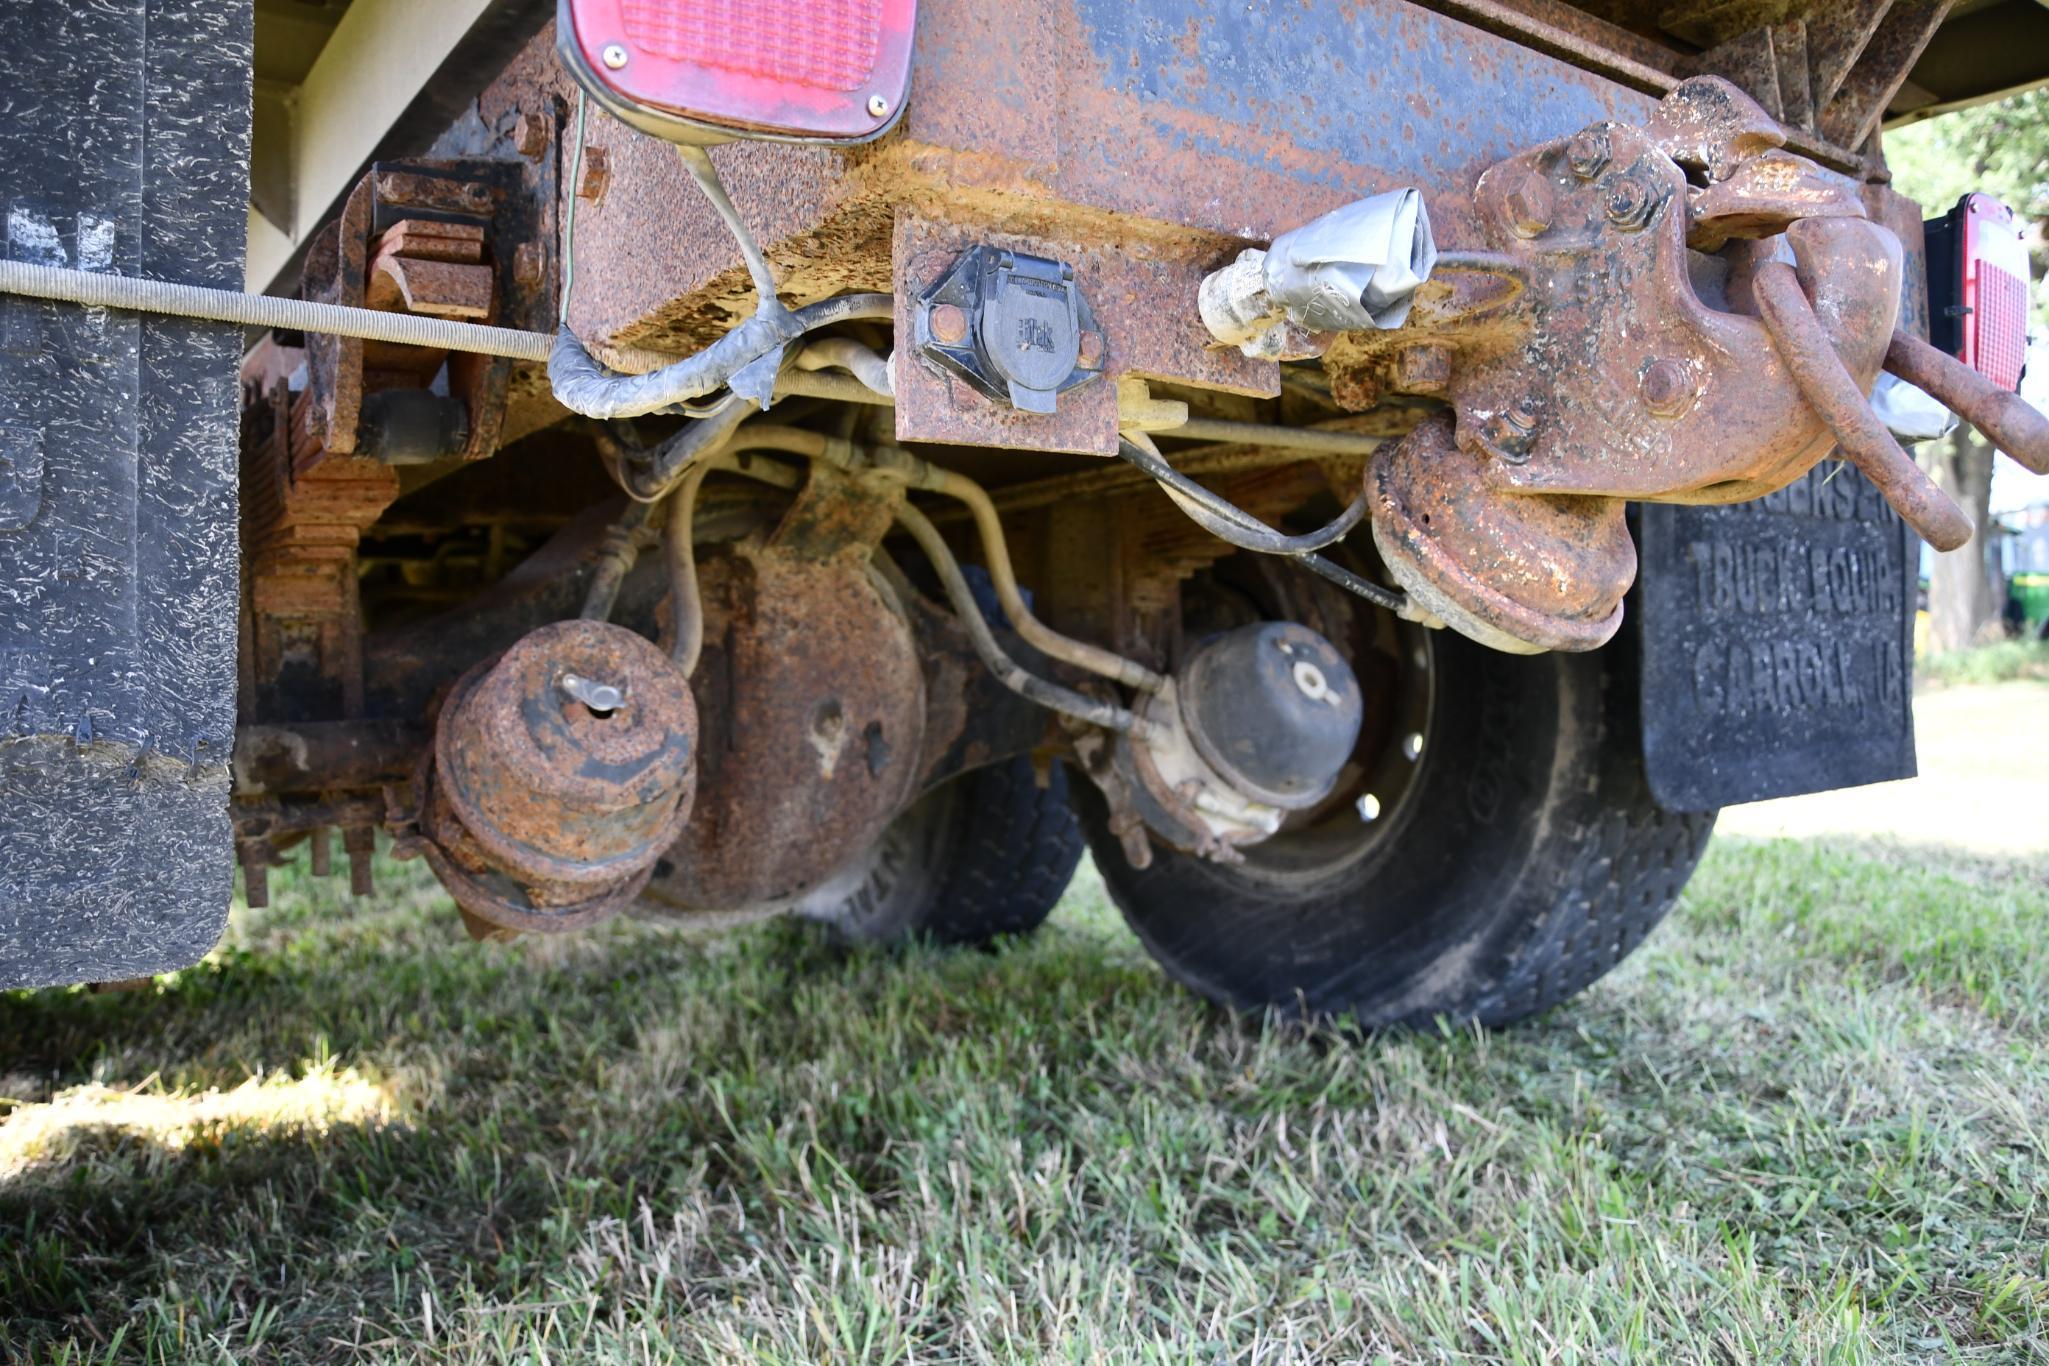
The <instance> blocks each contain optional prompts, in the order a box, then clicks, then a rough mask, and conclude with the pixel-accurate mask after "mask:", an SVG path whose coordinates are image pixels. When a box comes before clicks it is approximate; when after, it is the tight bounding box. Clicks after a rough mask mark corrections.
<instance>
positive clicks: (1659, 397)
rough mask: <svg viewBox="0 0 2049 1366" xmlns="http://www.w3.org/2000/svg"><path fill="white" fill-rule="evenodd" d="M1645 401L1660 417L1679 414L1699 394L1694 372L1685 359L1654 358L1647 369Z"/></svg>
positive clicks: (1643, 383)
mask: <svg viewBox="0 0 2049 1366" xmlns="http://www.w3.org/2000/svg"><path fill="white" fill-rule="evenodd" d="M1642 389H1643V403H1644V407H1646V408H1648V409H1650V410H1651V412H1653V413H1654V414H1656V415H1657V416H1659V417H1677V416H1679V415H1680V414H1681V413H1683V412H1685V411H1686V410H1687V409H1688V408H1689V407H1691V406H1692V405H1693V400H1694V399H1695V398H1696V397H1698V396H1699V393H1700V389H1699V386H1698V385H1696V384H1695V383H1694V379H1693V371H1692V369H1691V367H1689V366H1688V365H1687V364H1686V362H1685V361H1682V360H1675V359H1673V358H1672V357H1670V356H1666V357H1663V358H1661V359H1659V360H1654V361H1652V362H1651V363H1650V365H1648V366H1647V367H1645V369H1644V372H1643V382H1642Z"/></svg>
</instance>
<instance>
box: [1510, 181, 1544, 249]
mask: <svg viewBox="0 0 2049 1366" xmlns="http://www.w3.org/2000/svg"><path fill="white" fill-rule="evenodd" d="M1506 208H1507V209H1508V226H1509V229H1510V231H1512V232H1514V233H1515V235H1516V236H1517V237H1523V238H1529V237H1537V236H1541V235H1542V234H1543V233H1544V232H1545V230H1546V229H1548V228H1549V227H1550V226H1551V214H1552V203H1551V182H1550V181H1548V180H1546V179H1545V178H1544V176H1543V174H1542V173H1541V172H1538V171H1530V172H1528V173H1526V174H1525V175H1524V176H1523V178H1522V179H1521V180H1520V181H1519V182H1517V184H1516V187H1515V188H1514V189H1512V190H1510V191H1509V192H1508V198H1507V201H1506Z"/></svg>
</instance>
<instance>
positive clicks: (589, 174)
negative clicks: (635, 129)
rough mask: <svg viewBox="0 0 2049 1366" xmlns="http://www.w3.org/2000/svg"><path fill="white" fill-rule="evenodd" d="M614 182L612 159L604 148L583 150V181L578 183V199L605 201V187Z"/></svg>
mask: <svg viewBox="0 0 2049 1366" xmlns="http://www.w3.org/2000/svg"><path fill="white" fill-rule="evenodd" d="M611 182H612V157H611V154H610V153H608V152H607V151H606V150H605V149H604V148H602V147H586V148H584V149H583V179H581V180H580V181H578V182H577V185H576V197H577V198H578V199H592V200H596V199H603V198H604V197H605V187H606V186H607V185H609V184H611Z"/></svg>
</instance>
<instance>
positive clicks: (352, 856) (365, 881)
mask: <svg viewBox="0 0 2049 1366" xmlns="http://www.w3.org/2000/svg"><path fill="white" fill-rule="evenodd" d="M342 848H343V849H345V850H347V851H348V855H349V895H350V896H373V895H375V894H376V891H377V889H376V886H375V885H374V884H373V882H372V881H371V877H370V857H371V855H373V854H375V853H376V852H377V831H376V829H375V828H374V827H372V826H368V825H352V826H350V827H349V828H348V829H346V830H344V831H342Z"/></svg>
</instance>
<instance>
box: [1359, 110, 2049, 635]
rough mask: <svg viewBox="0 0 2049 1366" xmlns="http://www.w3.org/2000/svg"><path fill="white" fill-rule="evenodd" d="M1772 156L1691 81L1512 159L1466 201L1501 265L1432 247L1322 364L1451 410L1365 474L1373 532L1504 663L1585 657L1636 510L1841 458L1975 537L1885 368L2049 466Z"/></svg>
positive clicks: (1801, 163)
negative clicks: (1377, 320) (1433, 271)
mask: <svg viewBox="0 0 2049 1366" xmlns="http://www.w3.org/2000/svg"><path fill="white" fill-rule="evenodd" d="M1783 141H1784V138H1783V134H1782V132H1781V130H1780V129H1779V127H1778V125H1777V124H1776V123H1775V122H1774V121H1773V120H1772V119H1771V118H1770V117H1769V116H1767V115H1766V114H1765V113H1764V111H1763V110H1762V109H1760V108H1759V107H1758V106H1757V105H1756V104H1755V103H1753V102H1752V101H1751V100H1750V99H1749V98H1748V97H1747V96H1745V95H1743V94H1742V93H1741V92H1739V91H1737V90H1736V89H1735V88H1734V87H1733V86H1731V85H1729V84H1728V83H1727V82H1724V81H1721V80H1719V79H1716V78H1712V77H1702V78H1697V79H1694V80H1690V81H1687V82H1685V83H1684V84H1682V85H1681V86H1680V87H1679V88H1678V89H1676V90H1675V91H1673V92H1672V94H1671V95H1669V96H1668V97H1667V98H1666V99H1665V100H1664V102H1663V103H1662V104H1661V106H1660V108H1659V110H1658V112H1657V114H1656V115H1655V116H1654V117H1653V118H1652V119H1651V120H1650V121H1649V122H1648V124H1647V125H1646V126H1644V127H1641V128H1639V127H1634V126H1630V125H1627V124H1620V123H1602V124H1596V125H1594V126H1592V127H1589V128H1587V129H1584V130H1582V131H1581V132H1579V133H1577V134H1575V135H1573V136H1572V137H1570V138H1565V139H1560V140H1558V141H1554V142H1550V143H1546V144H1544V145H1543V146H1540V147H1537V148H1534V149H1532V150H1530V151H1528V152H1525V153H1522V154H1521V155H1519V156H1516V157H1513V158H1510V159H1509V160H1507V161H1504V162H1501V163H1499V164H1498V165H1496V166H1494V167H1492V168H1490V169H1489V170H1488V171H1487V172H1486V173H1485V174H1484V175H1482V176H1481V178H1480V180H1479V183H1478V185H1477V187H1476V189H1475V191H1474V199H1475V203H1476V205H1477V207H1478V209H1479V213H1480V218H1481V220H1482V221H1483V223H1484V224H1485V225H1486V231H1487V234H1488V237H1489V245H1490V247H1491V248H1492V253H1491V256H1490V254H1489V253H1464V254H1461V255H1458V256H1456V257H1453V256H1452V254H1450V253H1447V262H1446V263H1447V264H1448V265H1451V266H1452V267H1453V269H1451V270H1449V271H1443V272H1440V276H1439V278H1438V279H1435V280H1433V281H1432V282H1431V284H1430V285H1429V286H1426V288H1425V289H1424V290H1423V291H1422V292H1421V293H1419V295H1418V298H1417V302H1416V307H1415V310H1414V312H1413V314H1412V316H1411V318H1410V319H1409V322H1408V323H1407V325H1405V326H1404V327H1403V328H1401V329H1399V330H1398V331H1394V332H1383V333H1350V334H1345V336H1344V338H1343V339H1341V341H1340V342H1339V343H1338V345H1337V346H1335V347H1334V348H1333V352H1332V354H1331V355H1330V357H1329V359H1328V362H1327V363H1328V364H1329V365H1330V366H1331V367H1332V368H1333V369H1334V370H1336V371H1337V372H1338V373H1339V376H1340V377H1341V378H1344V377H1345V375H1344V372H1345V370H1346V369H1347V368H1349V369H1350V371H1351V372H1352V374H1351V376H1350V379H1351V382H1352V383H1354V384H1357V385H1361V386H1362V387H1364V388H1365V389H1366V390H1367V391H1368V392H1371V391H1372V390H1374V389H1376V388H1378V387H1392V388H1396V389H1406V390H1407V391H1409V392H1427V393H1434V394H1437V395H1439V396H1441V397H1443V398H1444V399H1445V400H1446V401H1447V403H1448V405H1449V407H1450V412H1449V413H1448V414H1446V415H1444V416H1442V417H1438V418H1434V419H1432V420H1429V421H1426V422H1425V423H1423V424H1422V425H1420V426H1418V427H1417V428H1416V429H1415V430H1414V431H1413V432H1412V433H1410V434H1409V435H1408V436H1406V437H1404V438H1402V439H1401V440H1400V441H1398V442H1395V443H1392V444H1390V445H1389V446H1386V447H1383V448H1382V449H1381V451H1380V452H1378V453H1377V454H1376V455H1375V457H1374V459H1373V460H1372V462H1371V464H1370V465H1369V467H1368V471H1367V475H1366V483H1367V489H1368V492H1369V494H1370V495H1371V497H1372V499H1373V533H1374V541H1375V543H1376V545H1377V546H1378V548H1379V550H1380V553H1381V556H1382V558H1383V560H1385V562H1386V563H1387V566H1388V569H1389V571H1390V572H1391V573H1392V575H1393V576H1394V578H1395V580H1396V581H1397V582H1398V583H1400V584H1401V585H1402V586H1403V587H1404V588H1405V589H1407V590H1408V591H1409V593H1411V594H1412V595H1413V596H1414V597H1415V598H1416V600H1417V601H1418V603H1419V604H1421V606H1423V607H1424V608H1426V609H1427V610H1429V611H1430V612H1432V613H1434V614H1436V615H1437V616H1439V617H1441V618H1443V619H1444V620H1445V621H1446V622H1447V623H1448V624H1450V625H1452V626H1453V627H1455V628H1457V629H1458V630H1460V631H1462V632H1463V633H1465V634H1466V635H1469V636H1471V637H1473V638H1474V639H1476V640H1479V641H1481V642H1482V643H1485V644H1488V645H1491V646H1494V647H1496V648H1499V649H1503V650H1509V651H1515V652H1522V653H1528V652H1533V651H1538V650H1546V649H1559V650H1589V649H1593V648H1595V647H1596V646H1599V645H1601V644H1602V643H1604V642H1605V641H1607V640H1608V639H1609V638H1610V637H1611V636H1613V635H1614V633H1615V631H1616V629H1617V628H1618V627H1619V626H1620V624H1621V621H1622V610H1623V609H1622V601H1623V596H1624V594H1625V593H1626V592H1627V590H1628V589H1629V586H1630V584H1631V583H1632V581H1633V580H1634V578H1635V574H1636V552H1635V548H1634V546H1633V544H1632V542H1631V540H1630V536H1629V531H1628V528H1627V526H1626V525H1625V522H1624V516H1623V513H1624V502H1625V500H1628V499H1636V500H1642V501H1651V502H1675V503H1729V502H1737V501H1741V500H1744V499H1749V498H1755V497H1759V496H1762V495H1764V494H1766V493H1770V492H1772V491H1773V490H1775V489H1778V488H1782V487H1784V486H1785V485H1786V484H1788V483H1790V482H1791V481H1792V480H1794V479H1796V478H1798V477H1800V476H1801V475H1803V474H1805V473H1806V472H1807V471H1808V470H1809V469H1810V468H1812V467H1813V466H1814V465H1815V464H1816V463H1817V462H1818V461H1820V460H1822V459H1824V458H1826V457H1827V456H1829V455H1830V454H1831V452H1838V453H1839V454H1840V456H1841V457H1842V458H1843V459H1846V460H1848V461H1850V462H1851V463H1853V464H1855V465H1856V466H1857V467H1858V468H1859V469H1861V470H1862V471H1863V472H1864V473H1865V474H1866V475H1868V476H1869V477H1870V478H1871V479H1872V481H1873V482H1874V483H1875V484H1876V485H1877V486H1878V487H1879V488H1880V489H1881V490H1882V491H1883V492H1884V494H1885V496H1886V498H1887V500H1888V501H1889V502H1890V503H1891V504H1892V506H1893V507H1894V508H1895V510H1897V511H1898V512H1899V514H1900V515H1901V517H1903V518H1904V519H1905V520H1906V521H1907V522H1908V523H1909V524H1910V525H1911V526H1912V527H1913V528H1914V529H1915V530H1916V531H1917V532H1919V533H1920V534H1921V535H1922V536H1923V537H1924V538H1925V539H1927V540H1928V541H1929V542H1930V543H1931V544H1932V545H1934V546H1936V547H1937V548H1938V549H1954V548H1956V547H1957V546H1960V545H1963V544H1964V543H1966V542H1967V541H1968V540H1969V539H1970V536H1971V526H1970V523H1969V521H1968V519H1967V518H1965V516H1964V515H1963V513H1962V512H1961V510H1959V509H1958V508H1957V507H1956V505H1955V504H1954V503H1952V502H1951V501H1950V500H1949V498H1948V497H1947V496H1946V495H1945V494H1943V493H1942V491H1941V490H1940V489H1938V488H1937V487H1936V486H1935V484H1934V483H1933V481H1932V480H1930V479H1929V478H1928V476H1927V475H1926V474H1924V473H1923V472H1922V471H1921V470H1920V469H1919V467H1917V466H1916V465H1915V464H1914V462H1913V460H1912V459H1911V458H1910V457H1909V456H1908V455H1907V454H1906V453H1905V452H1904V451H1903V450H1901V449H1900V447H1899V445H1898V444H1897V443H1896V442H1895V441H1894V440H1893V438H1892V436H1891V434H1890V433H1889V432H1888V431H1887V430H1886V428H1885V425H1884V423H1883V422H1882V421H1881V420H1880V419H1879V418H1878V417H1877V416H1876V415H1875V414H1874V413H1873V412H1872V409H1871V406H1870V403H1869V401H1868V399H1867V398H1866V395H1867V394H1869V393H1870V391H1871V386H1872V383H1873V381H1874V380H1875V378H1876V377H1877V375H1878V372H1879V370H1880V369H1881V368H1886V369H1889V370H1891V371H1893V372H1894V373H1895V374H1897V375H1899V376H1900V377H1901V378H1903V379H1906V380H1908V381H1909V382H1910V383H1916V384H1919V385H1921V386H1922V387H1923V388H1925V389H1927V390H1928V391H1929V392H1931V393H1932V394H1934V395H1935V396H1936V397H1937V398H1939V399H1941V400H1942V401H1943V402H1945V403H1946V404H1948V405H1949V406H1950V407H1952V408H1953V409H1955V410H1957V411H1958V412H1960V413H1961V414H1963V415H1964V416H1965V417H1967V418H1968V419H1970V420H1971V421H1972V422H1974V423H1975V424H1976V425H1977V426H1978V427H1979V428H1980V429H1981V430H1982V431H1984V432H1985V434H1986V435H1987V436H1988V438H1990V439H1991V440H1992V442H1993V443H1994V444H1995V445H1997V446H1998V447H2000V448H2001V449H2003V450H2005V451H2006V452H2007V453H2008V454H2010V455H2012V456H2014V457H2015V458H2016V459H2018V460H2019V461H2020V462H2021V463H2022V464H2024V465H2027V466H2028V467H2029V468H2030V469H2037V470H2039V469H2042V468H2044V467H2045V466H2049V422H2045V421H2044V419H2043V418H2042V417H2041V415H2039V414H2037V413H2035V412H2033V410H2032V409H2029V408H2028V407H2027V405H2025V404H2024V403H2021V402H2020V400H2018V399H2017V398H2014V397H2013V396H2011V395H2005V394H2002V393H2001V392H1999V391H1998V390H1996V389H1995V388H1993V386H1991V385H1990V384H1989V383H1988V382H1987V381H1985V380H1983V379H1981V378H1980V377H1978V376H1977V375H1976V374H1975V373H1973V372H1971V371H1969V370H1968V369H1966V368H1964V367H1963V366H1961V365H1959V364H1958V363H1956V362H1954V361H1951V360H1949V358H1948V357H1946V356H1942V355H1941V353H1939V352H1936V351H1934V349H1933V348H1931V347H1929V346H1927V345H1926V343H1923V342H1920V341H1918V340H1917V339H1915V338H1912V337H1909V336H1907V335H1906V334H1904V333H1900V332H1897V331H1896V324H1897V321H1898V314H1899V309H1900V297H1901V284H1902V261H1901V247H1900V244H1899V241H1898V239H1896V238H1895V237H1894V236H1893V234H1892V233H1891V232H1890V231H1888V230H1887V229H1886V228H1884V227H1883V226H1881V225H1879V224H1877V223H1874V222H1872V221H1870V220H1869V218H1868V217H1867V216H1866V214H1865V210H1864V207H1863V204H1862V201H1861V198H1860V195H1859V191H1858V187H1857V186H1856V185H1855V184H1853V183H1852V182H1850V181H1849V180H1847V179H1844V178H1841V177H1838V176H1835V175H1834V174H1832V173H1830V172H1827V171H1824V170H1823V169H1822V168H1821V167H1819V166H1817V165H1815V164H1813V163H1811V162H1808V161H1805V160H1804V159H1802V158H1799V157H1796V156H1793V155H1791V154H1789V153H1787V152H1785V151H1783V150H1782V144H1783ZM1362 376H1363V379H1362V378H1361V377H1362Z"/></svg>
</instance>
